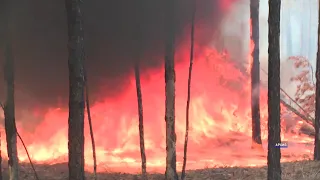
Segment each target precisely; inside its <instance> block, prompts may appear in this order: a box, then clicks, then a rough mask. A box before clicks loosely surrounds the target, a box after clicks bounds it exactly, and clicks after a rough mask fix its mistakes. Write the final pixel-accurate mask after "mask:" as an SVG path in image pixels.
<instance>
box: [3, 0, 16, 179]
mask: <svg viewBox="0 0 320 180" xmlns="http://www.w3.org/2000/svg"><path fill="white" fill-rule="evenodd" d="M10 4H11V3H10V1H6V3H5V18H4V19H5V23H4V24H5V28H6V30H5V44H4V56H5V64H4V70H3V72H4V80H5V82H6V85H7V98H6V102H5V104H4V124H5V131H6V141H7V151H8V165H9V179H10V180H18V179H19V175H18V161H19V160H18V152H17V131H16V130H17V129H16V120H15V102H14V57H13V54H12V44H11V33H10V32H11V28H10V27H11V25H10V24H11V22H10V21H9V19H10V17H11V16H10V14H11V10H12V9H11V5H10Z"/></svg>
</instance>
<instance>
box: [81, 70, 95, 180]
mask: <svg viewBox="0 0 320 180" xmlns="http://www.w3.org/2000/svg"><path fill="white" fill-rule="evenodd" d="M84 78H85V82H84V83H85V88H86V92H85V96H86V107H87V115H88V122H89V128H90V137H91V146H92V158H93V178H94V180H97V178H98V177H97V156H96V145H95V141H94V135H93V128H92V118H91V111H90V100H89V85H88V77H87V73H86V72H85V75H84Z"/></svg>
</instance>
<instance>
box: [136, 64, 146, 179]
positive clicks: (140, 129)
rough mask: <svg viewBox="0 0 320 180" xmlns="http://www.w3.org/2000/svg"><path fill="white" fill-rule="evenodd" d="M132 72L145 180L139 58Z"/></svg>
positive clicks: (142, 169)
mask: <svg viewBox="0 0 320 180" xmlns="http://www.w3.org/2000/svg"><path fill="white" fill-rule="evenodd" d="M134 74H135V78H136V88H137V99H138V114H139V137H140V154H141V171H142V177H143V179H144V180H146V179H147V165H146V164H147V158H146V152H145V147H144V128H143V105H142V92H141V82H140V70H139V59H137V60H136V62H135V66H134Z"/></svg>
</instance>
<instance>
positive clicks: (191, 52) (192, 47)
mask: <svg viewBox="0 0 320 180" xmlns="http://www.w3.org/2000/svg"><path fill="white" fill-rule="evenodd" d="M195 17H196V0H194V1H193V12H192V19H191V34H190V39H191V47H190V65H189V77H188V94H187V106H186V132H185V138H184V149H183V164H182V172H181V180H185V177H186V165H187V150H188V137H189V108H190V100H191V77H192V67H193V56H194V28H195V27H194V26H195Z"/></svg>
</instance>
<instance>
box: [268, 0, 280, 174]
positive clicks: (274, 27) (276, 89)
mask: <svg viewBox="0 0 320 180" xmlns="http://www.w3.org/2000/svg"><path fill="white" fill-rule="evenodd" d="M280 7H281V0H269V19H268V23H269V35H268V41H269V49H268V53H269V57H268V58H269V60H268V180H281V166H280V159H281V153H280V149H279V148H277V147H275V144H276V143H280V142H281V139H280V131H281V128H280Z"/></svg>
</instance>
